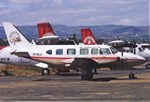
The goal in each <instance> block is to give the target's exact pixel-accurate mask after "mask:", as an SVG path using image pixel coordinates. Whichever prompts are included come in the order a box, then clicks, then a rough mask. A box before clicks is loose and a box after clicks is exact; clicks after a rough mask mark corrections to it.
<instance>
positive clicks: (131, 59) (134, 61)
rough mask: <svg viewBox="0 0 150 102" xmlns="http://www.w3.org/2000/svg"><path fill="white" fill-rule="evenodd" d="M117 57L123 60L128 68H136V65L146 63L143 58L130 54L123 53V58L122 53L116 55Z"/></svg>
mask: <svg viewBox="0 0 150 102" xmlns="http://www.w3.org/2000/svg"><path fill="white" fill-rule="evenodd" d="M117 56H118V57H120V58H123V60H125V61H124V62H125V63H126V64H128V65H129V66H137V65H141V64H144V63H145V62H146V59H145V58H143V57H141V56H139V55H135V54H132V53H126V52H123V56H122V53H121V52H119V53H117Z"/></svg>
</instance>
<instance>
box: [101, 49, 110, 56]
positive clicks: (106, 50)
mask: <svg viewBox="0 0 150 102" xmlns="http://www.w3.org/2000/svg"><path fill="white" fill-rule="evenodd" d="M100 54H101V55H109V54H111V52H110V50H109V49H108V48H101V49H100Z"/></svg>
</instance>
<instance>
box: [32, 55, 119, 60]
mask: <svg viewBox="0 0 150 102" xmlns="http://www.w3.org/2000/svg"><path fill="white" fill-rule="evenodd" d="M32 58H46V59H72V58H70V57H69V58H68V57H39V56H32ZM91 59H108V60H110V59H117V57H91Z"/></svg>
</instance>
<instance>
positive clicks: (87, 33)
mask: <svg viewBox="0 0 150 102" xmlns="http://www.w3.org/2000/svg"><path fill="white" fill-rule="evenodd" d="M81 35H82V42H83V43H84V44H85V45H95V44H96V40H95V38H94V36H93V34H92V32H91V30H90V28H85V29H81Z"/></svg>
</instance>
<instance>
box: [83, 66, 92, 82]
mask: <svg viewBox="0 0 150 102" xmlns="http://www.w3.org/2000/svg"><path fill="white" fill-rule="evenodd" d="M92 79H93V74H92V68H89V67H83V68H81V80H92Z"/></svg>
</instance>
